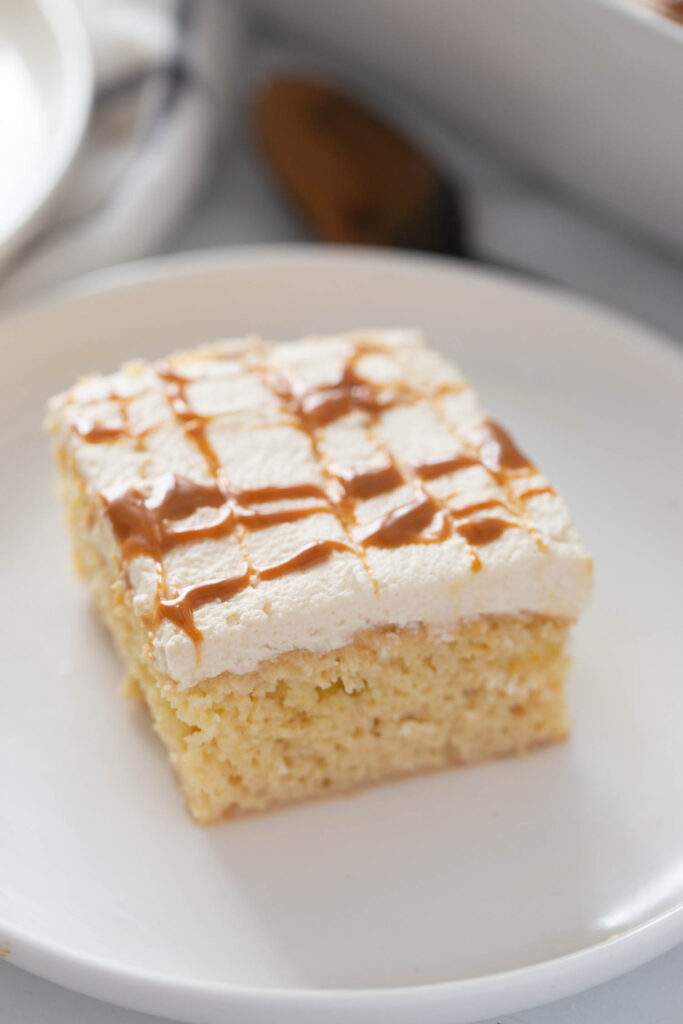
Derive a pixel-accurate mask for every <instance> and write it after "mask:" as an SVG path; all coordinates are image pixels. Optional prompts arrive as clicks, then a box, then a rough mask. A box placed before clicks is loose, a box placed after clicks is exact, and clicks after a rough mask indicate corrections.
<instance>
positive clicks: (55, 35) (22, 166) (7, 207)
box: [0, 0, 93, 269]
mask: <svg viewBox="0 0 683 1024" xmlns="http://www.w3.org/2000/svg"><path fill="white" fill-rule="evenodd" d="M92 91H93V68H92V60H91V55H90V47H89V42H88V38H87V35H86V32H85V29H84V27H83V23H82V21H81V18H80V15H79V13H78V9H77V7H76V4H75V2H74V0H2V3H1V4H0V136H1V137H2V144H1V148H2V161H0V197H1V200H0V269H2V266H3V264H6V263H7V262H8V260H9V259H10V257H11V255H12V254H13V253H15V252H16V250H17V249H18V248H19V247H20V246H21V245H22V244H23V243H25V242H26V241H27V239H28V238H29V237H30V236H31V235H32V234H33V233H35V232H36V231H37V230H38V229H39V227H40V225H41V223H42V221H43V218H44V216H45V213H46V211H47V209H48V207H49V205H50V204H51V203H52V202H54V200H55V198H56V197H57V195H58V188H59V186H60V184H61V183H62V181H63V180H64V177H65V175H66V173H67V171H68V169H69V167H70V165H71V163H72V161H73V159H74V157H75V155H76V153H77V151H78V147H79V144H80V142H81V139H82V137H83V134H84V132H85V127H86V124H87V120H88V114H89V111H90V103H91V99H92Z"/></svg>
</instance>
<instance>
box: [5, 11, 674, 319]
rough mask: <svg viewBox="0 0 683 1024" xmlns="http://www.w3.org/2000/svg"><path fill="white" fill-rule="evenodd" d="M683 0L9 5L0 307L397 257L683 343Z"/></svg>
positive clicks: (6, 25) (6, 28) (6, 308)
mask: <svg viewBox="0 0 683 1024" xmlns="http://www.w3.org/2000/svg"><path fill="white" fill-rule="evenodd" d="M682 95H683V3H675V2H661V3H656V2H647V0H563V2H562V3H559V2H555V3H553V2H550V3H540V2H539V0H488V2H487V3H480V2H479V0H421V2H420V3H419V4H418V3H414V2H408V0H345V3H343V4H338V3H331V2H326V0H322V2H321V0H286V2H283V0H245V2H243V3H240V4H236V3H231V2H229V0H2V3H0V128H1V129H2V132H3V137H4V143H3V159H2V161H1V162H0V311H6V310H8V309H10V308H12V307H14V306H16V305H17V304H24V303H27V302H30V301H33V300H35V299H37V298H39V297H41V296H42V295H44V294H46V293H47V292H48V291H50V290H52V289H54V288H55V287H58V286H61V285H63V284H64V283H65V282H68V281H71V280H73V279H75V278H77V277H79V276H80V275H82V274H84V273H86V272H89V271H93V270H98V269H101V268H104V267H108V266H111V265H113V264H117V263H120V262H123V261H126V260H130V259H137V258H140V257H143V256H147V255H154V254H161V253H167V252H174V251H180V250H189V249H198V248H205V247H217V246H233V245H243V244H253V243H262V242H291V241H306V240H317V241H322V242H334V243H341V244H345V243H351V244H363V245H365V244H370V245H386V246H400V247H407V248H413V249H425V250H428V251H433V252H439V253H442V254H444V255H445V256H447V257H449V256H450V257H453V256H456V257H459V258H463V259H466V260H468V261H473V262H477V263H481V264H482V265H488V266H492V267H497V268H503V269H505V270H507V271H511V272H513V273H519V274H523V275H527V276H529V277H532V278H537V279H542V280H545V281H551V282H553V283H556V284H559V285H562V286H565V287H567V288H569V289H572V290H573V291H575V292H579V293H580V294H582V295H584V296H587V297H588V298H591V299H595V300H597V301H599V302H601V303H604V304H607V305H609V306H612V307H615V308H617V309H620V310H622V311H623V312H625V313H627V314H630V315H633V316H636V317H637V318H639V319H640V320H642V321H645V322H647V323H649V324H651V325H653V326H654V327H656V328H658V329H659V330H661V331H663V332H665V333H667V334H670V335H672V336H674V337H675V338H677V339H680V338H681V337H682V336H683V301H682V300H681V293H682V291H683V131H682V130H681V116H680V97H681V96H682Z"/></svg>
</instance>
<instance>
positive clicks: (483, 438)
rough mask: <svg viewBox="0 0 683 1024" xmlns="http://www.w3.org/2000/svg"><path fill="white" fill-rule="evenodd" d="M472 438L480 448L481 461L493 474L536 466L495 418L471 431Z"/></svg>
mask: <svg viewBox="0 0 683 1024" xmlns="http://www.w3.org/2000/svg"><path fill="white" fill-rule="evenodd" d="M470 438H471V440H472V441H473V443H474V444H476V445H477V447H478V449H479V461H480V462H481V464H482V465H483V466H485V468H486V469H488V470H489V471H490V472H491V473H493V474H496V475H498V474H500V473H501V472H502V471H503V470H513V471H514V470H520V469H523V470H527V471H528V470H530V469H534V468H535V467H534V465H533V463H532V462H530V461H529V459H528V458H527V457H526V455H524V454H523V452H521V451H520V450H519V448H518V447H517V445H516V444H515V442H514V441H513V440H512V438H511V437H510V435H509V434H508V432H507V431H506V430H505V429H504V428H503V427H501V425H500V424H499V423H496V421H495V420H491V419H487V420H484V421H483V423H481V424H479V425H478V426H477V427H476V429H475V430H473V431H472V432H471V434H470Z"/></svg>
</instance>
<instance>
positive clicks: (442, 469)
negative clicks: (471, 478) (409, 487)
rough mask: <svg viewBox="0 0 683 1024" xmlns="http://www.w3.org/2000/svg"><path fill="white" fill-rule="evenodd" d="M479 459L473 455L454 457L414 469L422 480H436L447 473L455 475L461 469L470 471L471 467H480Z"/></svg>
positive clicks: (422, 463) (436, 460)
mask: <svg viewBox="0 0 683 1024" xmlns="http://www.w3.org/2000/svg"><path fill="white" fill-rule="evenodd" d="M480 465H481V463H480V461H479V459H475V458H474V456H472V455H462V454H461V455H453V456H451V457H450V458H443V459H434V460H433V461H430V462H421V463H419V464H418V465H417V466H413V469H414V470H415V472H416V473H417V475H418V476H419V477H420V479H421V480H436V479H437V478H438V477H440V476H446V474H447V473H455V472H457V471H458V470H461V469H469V468H470V467H471V466H480Z"/></svg>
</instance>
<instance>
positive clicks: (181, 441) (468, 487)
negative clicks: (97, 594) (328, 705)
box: [50, 330, 591, 688]
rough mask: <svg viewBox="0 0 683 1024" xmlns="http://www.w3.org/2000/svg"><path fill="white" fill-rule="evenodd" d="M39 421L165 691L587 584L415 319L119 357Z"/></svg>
mask: <svg viewBox="0 0 683 1024" xmlns="http://www.w3.org/2000/svg"><path fill="white" fill-rule="evenodd" d="M50 427H51V429H52V430H53V432H54V433H55V435H56V439H57V444H58V446H59V447H60V448H61V449H63V450H64V451H65V452H66V453H67V454H68V455H69V456H70V457H71V458H72V459H73V463H74V465H75V467H76V470H77V472H78V473H79V475H80V476H81V477H82V479H83V481H84V483H85V485H86V487H87V488H88V490H89V492H90V493H91V495H92V498H93V504H94V505H95V507H96V508H97V509H99V510H100V515H99V516H96V517H94V520H93V525H92V537H91V539H92V541H93V542H94V543H95V544H96V545H97V546H98V547H99V549H100V550H101V551H102V554H103V555H104V557H105V558H106V559H108V560H114V561H116V562H119V561H122V560H125V561H126V562H127V565H126V569H127V571H126V574H125V577H126V579H127V581H128V585H129V587H130V595H131V602H132V607H133V610H134V614H135V615H136V616H138V617H139V618H140V621H141V623H142V624H143V625H144V628H145V629H146V630H147V631H148V633H149V638H150V644H151V650H152V653H153V657H154V660H155V662H156V665H157V667H158V669H159V670H160V671H161V672H162V673H163V674H165V675H166V676H167V677H168V678H169V680H171V681H173V683H174V684H176V685H178V686H180V687H182V688H187V687H190V686H192V685H194V684H195V683H197V682H198V681H201V680H204V679H207V678H211V677H213V676H216V675H219V674H221V673H223V672H230V673H235V674H238V675H242V674H245V673H248V672H251V671H252V670H254V669H255V668H257V667H258V665H259V664H260V663H261V662H263V661H265V660H268V659H271V658H274V657H277V656H278V655H281V654H284V653H286V652H289V651H294V650H308V651H320V652H322V651H329V650H333V649H335V648H338V647H341V646H343V645H344V644H345V643H347V642H348V641H350V640H351V639H352V638H353V636H354V635H355V634H356V633H358V632H359V631H361V630H365V629H369V628H373V627H381V626H396V627H409V626H416V625H424V626H427V627H428V628H430V629H433V630H436V631H438V633H439V635H448V634H449V633H451V632H453V630H454V629H455V628H456V626H457V623H458V620H460V619H463V618H472V617H474V616H478V615H482V614H515V613H520V612H528V613H536V614H542V615H549V616H556V617H562V618H567V619H574V618H576V616H577V615H578V614H579V612H580V610H581V608H582V607H583V605H584V603H585V601H586V599H587V596H588V594H589V591H590V583H591V559H590V557H589V556H588V554H587V553H586V551H585V549H584V548H583V546H582V545H581V543H580V541H579V539H578V537H577V534H576V531H575V529H574V526H573V525H572V522H571V519H570V516H569V513H568V511H567V508H566V506H565V504H564V502H563V501H562V499H561V498H560V496H559V495H558V494H557V493H556V492H555V491H554V490H553V489H552V488H551V487H550V486H549V485H548V483H547V481H546V480H545V478H544V477H543V476H542V475H541V474H540V473H539V472H538V470H537V469H536V468H535V467H534V466H533V465H532V464H531V463H530V462H529V461H528V460H527V459H526V457H525V456H524V455H522V453H521V452H520V451H519V450H518V449H517V448H516V446H515V445H514V442H512V440H511V439H510V438H509V436H508V435H507V434H506V433H505V431H503V430H502V429H501V428H500V427H498V426H497V425H496V424H494V423H492V422H491V421H490V420H489V419H488V418H487V417H486V415H485V414H484V412H483V410H482V409H481V407H480V404H479V402H478V399H477V396H476V394H475V392H474V391H473V390H472V388H470V387H469V385H468V384H467V382H466V381H465V380H464V378H463V377H462V375H461V374H460V372H459V371H458V370H457V368H456V367H454V366H453V365H452V364H451V363H450V362H449V361H447V360H446V359H444V358H443V357H442V356H441V355H440V354H439V353H437V352H436V351H434V350H432V349H430V348H428V347H427V346H426V345H425V343H424V341H423V339H422V337H421V335H420V334H419V333H417V332H414V331H408V330H385V331H357V332H352V333H349V334H344V335H335V336H326V337H310V338H305V339H303V340H301V341H295V342H290V343H279V344H278V343H273V344H270V343H266V342H264V341H262V340H260V339H258V338H246V339H242V340H238V341H224V342H218V343H216V344H214V345H211V346H207V347H204V348H201V349H196V350H193V351H190V352H186V353H180V354H178V355H176V356H173V357H171V358H170V359H169V360H167V361H165V362H164V363H163V364H155V365H152V364H146V363H136V364H130V365H128V366H126V367H124V368H123V369H122V370H121V371H120V372H118V373H115V374H112V375H110V376H107V377H102V376H93V377H88V378H86V379H84V380H82V381H80V382H79V383H78V384H76V385H75V386H74V387H73V388H72V389H71V390H70V391H68V392H66V393H64V394H63V395H60V396H58V397H57V398H55V399H53V400H52V402H51V403H50Z"/></svg>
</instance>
